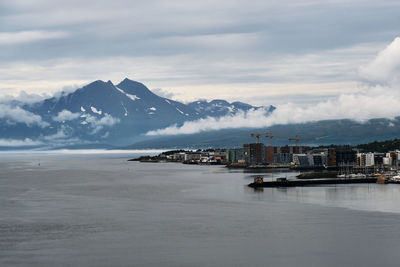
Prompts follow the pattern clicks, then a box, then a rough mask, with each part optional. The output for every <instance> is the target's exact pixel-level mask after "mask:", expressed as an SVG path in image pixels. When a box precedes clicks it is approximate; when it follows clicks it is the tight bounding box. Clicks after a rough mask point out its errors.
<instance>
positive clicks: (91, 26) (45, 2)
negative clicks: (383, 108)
mask: <svg viewBox="0 0 400 267" xmlns="http://www.w3.org/2000/svg"><path fill="white" fill-rule="evenodd" d="M399 13H400V3H399V2H398V1H367V0H364V1H362V0H352V1H343V0H327V1H314V0H303V1H302V0H283V1H258V0H255V1H251V2H249V1H244V0H230V1H218V3H217V2H215V1H209V0H205V1H177V0H171V1H161V0H146V1H141V0H136V1H128V0H114V1H106V0H96V1H94V0H88V1H78V0H69V1H52V0H37V1H28V0H13V1H1V2H0V96H5V95H18V94H19V93H20V91H21V90H24V91H25V92H26V93H28V94H31V93H36V94H51V93H53V92H55V91H59V90H61V89H62V88H63V87H65V86H69V88H71V86H72V87H73V88H76V87H79V86H82V85H84V84H86V83H88V82H91V81H93V80H98V79H103V80H109V79H111V80H113V81H120V80H122V79H123V78H124V77H129V78H131V79H135V80H139V81H141V82H144V83H145V84H146V85H148V86H149V87H150V88H159V89H161V90H162V92H164V93H165V95H169V96H171V95H173V96H174V98H175V99H178V100H184V101H189V100H194V99H198V98H206V99H212V98H224V99H227V100H241V101H246V102H250V103H252V104H256V105H260V104H277V103H278V104H279V103H281V104H282V103H286V102H287V101H288V100H289V101H293V100H295V101H296V102H299V103H302V104H307V103H315V102H318V101H321V100H324V99H333V98H334V97H337V96H338V95H340V94H346V93H353V92H355V91H360V90H362V88H361V89H360V85H359V82H360V76H359V75H358V67H359V66H361V65H366V64H367V63H368V62H370V61H372V60H373V58H374V57H375V55H376V53H377V52H378V51H380V50H382V49H383V48H384V47H385V45H387V44H388V43H390V42H391V41H392V40H393V39H394V38H395V37H396V36H397V33H398V28H399V27H398V25H399V16H398V14H399ZM376 75H378V74H376ZM379 75H380V74H379ZM379 75H378V77H371V78H380V77H381V76H379Z"/></svg>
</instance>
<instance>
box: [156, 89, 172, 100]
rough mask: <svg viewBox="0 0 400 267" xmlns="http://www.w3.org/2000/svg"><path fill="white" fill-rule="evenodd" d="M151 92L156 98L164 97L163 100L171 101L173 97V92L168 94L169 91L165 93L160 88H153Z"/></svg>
mask: <svg viewBox="0 0 400 267" xmlns="http://www.w3.org/2000/svg"><path fill="white" fill-rule="evenodd" d="M151 91H152V92H153V93H154V94H156V95H158V96H161V97H164V98H169V99H171V98H173V97H174V93H173V92H170V91H167V90H164V89H161V88H154V89H151Z"/></svg>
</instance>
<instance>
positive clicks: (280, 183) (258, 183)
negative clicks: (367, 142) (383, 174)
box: [248, 178, 377, 188]
mask: <svg viewBox="0 0 400 267" xmlns="http://www.w3.org/2000/svg"><path fill="white" fill-rule="evenodd" d="M376 181H377V178H346V179H339V178H336V179H313V180H286V179H277V181H267V182H265V181H262V179H261V180H260V179H258V180H256V179H255V181H254V182H253V183H250V184H249V185H248V186H249V187H253V188H263V187H296V186H318V185H331V184H371V183H376Z"/></svg>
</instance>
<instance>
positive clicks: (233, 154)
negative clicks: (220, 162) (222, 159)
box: [226, 148, 244, 163]
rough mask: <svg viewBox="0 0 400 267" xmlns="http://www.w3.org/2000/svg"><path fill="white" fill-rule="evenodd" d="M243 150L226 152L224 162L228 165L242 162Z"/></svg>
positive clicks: (234, 149) (237, 149)
mask: <svg viewBox="0 0 400 267" xmlns="http://www.w3.org/2000/svg"><path fill="white" fill-rule="evenodd" d="M243 159H244V155H243V148H230V149H227V151H226V161H227V162H228V163H232V162H239V160H243Z"/></svg>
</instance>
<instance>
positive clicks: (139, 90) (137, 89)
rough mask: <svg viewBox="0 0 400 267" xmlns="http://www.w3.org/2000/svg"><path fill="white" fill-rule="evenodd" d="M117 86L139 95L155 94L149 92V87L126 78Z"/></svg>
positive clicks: (126, 91)
mask: <svg viewBox="0 0 400 267" xmlns="http://www.w3.org/2000/svg"><path fill="white" fill-rule="evenodd" d="M117 87H118V88H120V89H122V90H123V91H124V92H125V93H128V94H133V95H138V96H140V97H146V96H152V97H154V96H157V95H155V94H154V93H153V92H151V91H150V90H149V88H147V87H146V86H145V85H144V84H143V83H140V82H136V81H133V80H130V79H128V78H125V79H124V80H123V81H122V82H120V83H119V84H118V85H117ZM157 97H158V96H157Z"/></svg>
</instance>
